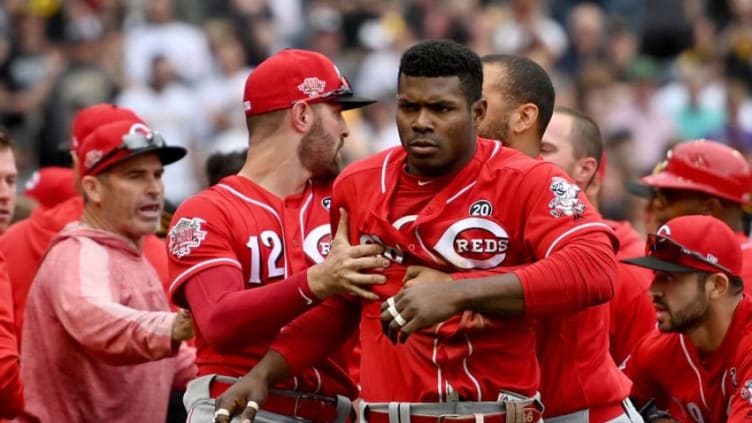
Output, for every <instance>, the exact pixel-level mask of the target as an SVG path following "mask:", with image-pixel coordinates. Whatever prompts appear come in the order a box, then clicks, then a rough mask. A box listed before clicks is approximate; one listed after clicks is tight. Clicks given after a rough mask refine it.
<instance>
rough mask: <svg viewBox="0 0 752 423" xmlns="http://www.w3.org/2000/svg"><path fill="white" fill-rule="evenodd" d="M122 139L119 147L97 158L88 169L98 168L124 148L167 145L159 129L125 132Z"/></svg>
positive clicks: (134, 148)
mask: <svg viewBox="0 0 752 423" xmlns="http://www.w3.org/2000/svg"><path fill="white" fill-rule="evenodd" d="M122 140H123V141H122V142H121V143H120V145H119V146H117V148H114V149H112V151H110V152H109V153H107V154H105V155H104V156H102V158H101V159H99V160H97V161H96V163H94V164H93V165H91V166H89V169H88V170H89V171H91V170H92V169H96V168H97V166H99V165H100V164H102V163H106V162H107V160H109V159H111V158H112V157H114V156H115V155H117V154H118V153H119V152H121V151H123V150H131V151H136V150H141V149H144V148H150V147H153V148H162V147H165V146H166V145H167V142H166V141H165V139H164V138H163V137H162V134H160V133H159V132H157V131H151V132H149V133H142V132H133V133H129V134H125V135H123V138H122Z"/></svg>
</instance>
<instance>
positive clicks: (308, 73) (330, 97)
mask: <svg viewBox="0 0 752 423" xmlns="http://www.w3.org/2000/svg"><path fill="white" fill-rule="evenodd" d="M301 100H305V101H306V102H308V103H322V102H332V103H339V104H341V105H342V109H343V110H348V109H356V108H358V107H363V106H366V105H369V104H371V103H375V100H369V99H366V98H361V97H355V96H354V95H353V91H352V88H351V87H350V83H349V82H347V79H345V78H344V77H343V76H342V74H340V73H339V70H338V69H337V66H335V65H334V63H333V62H332V61H331V60H329V59H328V58H327V57H326V56H324V55H323V54H321V53H317V52H315V51H310V50H298V49H284V50H280V51H279V52H278V53H277V54H275V55H274V56H271V57H269V58H268V59H266V60H264V61H263V62H261V63H260V64H259V65H258V66H257V67H256V69H254V70H252V71H251V73H250V75H248V79H246V81H245V91H244V92H243V106H244V107H245V115H246V116H255V115H260V114H262V113H266V112H271V111H273V110H281V109H287V108H289V107H292V105H293V104H295V102H296V101H301Z"/></svg>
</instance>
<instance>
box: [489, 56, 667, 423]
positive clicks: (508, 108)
mask: <svg viewBox="0 0 752 423" xmlns="http://www.w3.org/2000/svg"><path fill="white" fill-rule="evenodd" d="M482 60H483V76H484V83H483V93H484V95H485V96H486V97H487V99H488V112H487V113H486V118H485V119H484V120H483V122H482V124H481V127H480V132H481V134H487V135H489V136H492V137H494V139H499V140H501V141H502V143H503V144H504V145H508V146H510V147H512V148H514V149H516V150H518V151H521V152H523V153H525V154H527V155H529V156H530V157H534V158H545V157H546V156H548V160H551V161H554V162H555V163H556V164H557V165H558V166H559V167H561V168H562V169H564V170H565V171H566V172H567V174H569V176H570V177H572V178H573V179H574V181H575V182H576V183H577V185H578V187H579V188H580V189H582V190H584V189H586V187H588V186H589V184H590V182H591V180H592V179H593V174H594V173H595V170H596V168H597V161H598V158H600V156H601V154H600V150H602V147H601V140H600V136H599V134H598V133H597V132H598V131H597V127H588V126H587V125H586V124H587V122H586V121H578V123H580V124H581V125H578V126H577V128H575V129H583V131H578V132H576V133H573V132H572V131H571V130H570V129H572V128H570V123H571V122H569V121H567V118H566V117H562V116H561V115H559V116H558V117H557V116H554V119H555V121H554V120H551V117H552V114H554V113H553V108H554V89H553V85H552V83H551V80H550V78H549V77H548V75H547V74H546V72H545V70H543V69H542V68H541V67H540V66H539V65H538V64H536V63H535V62H533V61H532V60H530V59H528V58H526V57H523V56H517V55H503V54H502V55H497V54H492V55H488V56H484V57H483V58H482ZM554 115H555V114H554ZM549 120H551V125H552V126H554V128H553V130H554V131H559V132H561V133H559V134H558V138H557V139H556V140H554V141H557V143H556V145H557V146H558V149H557V150H556V151H553V145H552V142H551V141H549V142H548V143H547V144H546V145H545V148H541V143H542V142H541V136H542V135H543V133H544V131H546V132H545V133H546V135H547V136H548V137H549V138H550V137H552V136H553V135H552V131H551V129H552V128H550V126H551V125H549ZM562 126H563V128H562ZM592 128H594V129H595V132H594V131H592V130H591V131H589V132H587V131H584V129H592ZM593 132H594V133H595V134H596V135H597V136H596V137H595V138H594V141H592V142H591V143H588V142H587V141H586V139H585V136H586V135H588V134H589V133H593ZM570 137H576V138H577V139H576V140H571V139H570ZM544 141H545V140H544ZM575 144H578V145H577V146H578V148H577V149H576V151H574V149H573V148H572V147H571V145H575ZM585 144H595V145H596V147H598V152H596V153H595V156H591V155H590V154H588V155H585V154H583V152H584V151H583V150H586V149H585V148H581V147H582V145H585ZM544 150H545V154H543V153H544ZM575 153H576V159H575ZM591 201H592V199H591ZM594 206H596V207H595V209H596V210H597V204H594ZM608 224H609V225H611V226H613V225H612V223H611V222H608ZM639 242H640V246H642V241H639ZM639 272H640V270H639V269H635V268H634V267H631V268H630V266H618V265H617V280H616V287H615V293H614V298H613V299H612V300H611V301H610V302H609V306H605V305H604V306H598V307H587V308H584V309H582V310H578V311H576V312H573V313H567V314H561V315H556V316H553V317H551V318H541V319H538V324H537V334H538V343H537V349H538V358H539V360H540V363H541V389H540V391H541V397H542V399H543V402H544V403H545V404H546V413H545V418H546V421H550V420H551V419H554V421H557V420H558V421H565V422H585V421H590V422H606V421H610V420H612V419H614V418H617V417H619V418H628V416H627V415H626V414H627V411H629V412H630V413H634V410H633V409H632V407H631V406H630V405H629V404H628V403H626V398H627V395H628V393H629V382H628V380H627V379H626V378H625V377H624V376H623V375H622V374H621V373H620V372H618V371H617V368H616V365H615V363H613V362H612V360H609V358H608V352H609V337H608V331H607V330H606V329H605V327H606V326H607V325H609V326H611V325H612V324H613V323H614V320H612V319H609V312H608V309H609V308H610V307H612V306H613V304H626V303H627V302H628V301H630V300H631V299H632V298H634V297H635V296H634V295H632V294H634V293H637V294H642V295H643V297H642V300H643V301H642V303H641V305H642V307H643V309H644V310H645V311H647V312H648V313H647V317H648V318H651V319H652V318H653V314H652V306H651V304H650V302H649V300H648V298H647V295H645V291H646V290H647V279H646V278H647V275H646V276H644V277H643V280H645V285H644V287H643V289H642V291H641V292H640V290H639V289H638V290H635V289H630V288H629V287H625V286H624V285H625V284H624V283H623V282H622V283H619V282H620V281H624V280H625V277H630V276H632V274H634V273H639ZM630 286H633V285H631V284H630ZM642 314H645V313H642ZM628 315H629V316H633V315H634V314H632V313H631V312H630V313H629V314H628ZM626 319H627V317H621V316H620V321H621V322H625V321H626ZM641 323H644V322H641ZM620 326H621V327H624V328H625V329H627V330H628V329H630V328H628V327H625V326H624V325H620ZM643 333H644V332H643ZM638 339H639V338H638ZM620 342H623V341H621V340H620ZM561 380H567V381H569V382H568V384H567V389H561V382H560V381H561ZM621 402H625V403H624V404H622V403H621ZM624 407H628V408H629V410H625V408H624Z"/></svg>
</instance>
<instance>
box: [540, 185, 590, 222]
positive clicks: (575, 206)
mask: <svg viewBox="0 0 752 423" xmlns="http://www.w3.org/2000/svg"><path fill="white" fill-rule="evenodd" d="M549 189H550V190H551V192H552V193H553V194H554V198H553V199H552V200H551V201H550V202H549V203H548V208H549V209H550V210H549V212H550V213H551V216H553V217H561V216H572V217H575V218H578V217H580V216H582V214H583V213H584V212H585V204H584V203H583V202H582V201H580V199H579V198H577V194H578V193H579V192H580V188H579V187H578V186H576V185H574V184H570V183H569V182H567V180H566V179H564V178H562V177H559V176H554V177H553V178H552V179H551V186H550V187H549Z"/></svg>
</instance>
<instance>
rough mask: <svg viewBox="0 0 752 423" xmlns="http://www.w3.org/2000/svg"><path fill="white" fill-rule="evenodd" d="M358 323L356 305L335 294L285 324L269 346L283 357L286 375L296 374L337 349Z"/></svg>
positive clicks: (357, 308) (358, 316) (358, 313)
mask: <svg viewBox="0 0 752 423" xmlns="http://www.w3.org/2000/svg"><path fill="white" fill-rule="evenodd" d="M359 323H360V307H359V304H358V303H355V302H352V301H348V299H346V298H345V297H343V296H340V295H335V296H334V297H330V298H328V299H327V300H326V301H324V302H323V303H321V305H319V306H318V307H315V308H313V309H312V310H310V311H309V312H307V313H305V314H303V315H302V316H300V317H299V318H297V319H295V320H294V321H293V322H292V323H290V324H289V325H287V326H285V328H284V329H283V330H282V333H280V334H279V336H277V339H276V340H275V341H274V343H273V344H272V346H271V347H270V349H272V350H274V351H276V352H278V353H279V354H280V355H282V356H283V357H284V358H285V360H287V363H288V365H289V367H290V374H293V375H294V374H299V373H301V372H302V371H303V370H304V369H307V368H309V367H312V366H315V365H316V364H317V363H320V362H322V361H323V360H324V359H326V358H327V357H329V356H330V355H331V354H332V353H334V352H335V351H337V349H338V348H340V346H341V345H342V344H343V343H344V342H346V341H347V339H348V338H349V336H350V335H351V334H352V333H353V332H354V331H355V329H357V328H358V324H359ZM301 345H305V348H301V347H300V346H301Z"/></svg>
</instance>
